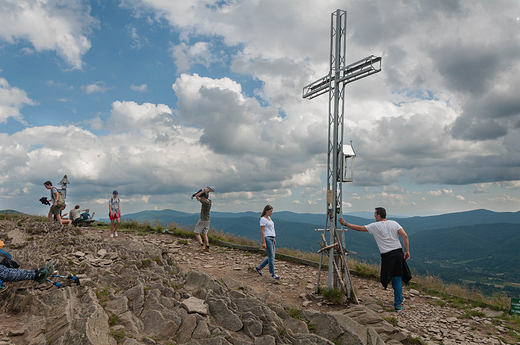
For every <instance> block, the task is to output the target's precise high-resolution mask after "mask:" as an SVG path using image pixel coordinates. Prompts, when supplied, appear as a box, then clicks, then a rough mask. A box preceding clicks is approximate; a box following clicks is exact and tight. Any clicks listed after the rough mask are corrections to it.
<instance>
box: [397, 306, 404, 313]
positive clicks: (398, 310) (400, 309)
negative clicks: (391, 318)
mask: <svg viewBox="0 0 520 345" xmlns="http://www.w3.org/2000/svg"><path fill="white" fill-rule="evenodd" d="M402 310H403V307H397V308H395V312H396V313H399V312H400V311H402Z"/></svg>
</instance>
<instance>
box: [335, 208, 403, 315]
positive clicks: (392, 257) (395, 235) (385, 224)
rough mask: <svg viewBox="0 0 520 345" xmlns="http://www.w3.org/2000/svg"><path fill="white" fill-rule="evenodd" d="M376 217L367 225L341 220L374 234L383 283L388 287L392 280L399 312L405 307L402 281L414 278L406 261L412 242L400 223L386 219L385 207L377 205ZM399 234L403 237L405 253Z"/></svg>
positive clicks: (396, 307)
mask: <svg viewBox="0 0 520 345" xmlns="http://www.w3.org/2000/svg"><path fill="white" fill-rule="evenodd" d="M374 217H375V219H376V222H375V223H370V224H368V225H365V226H360V225H355V224H350V223H347V222H346V221H345V220H344V219H343V218H340V219H339V222H340V223H341V224H342V225H345V226H346V227H347V228H350V229H352V230H355V231H363V232H369V233H371V234H372V235H373V236H374V239H375V240H376V243H377V246H378V247H379V252H380V253H381V284H382V285H383V286H384V288H385V289H386V287H387V286H388V283H389V282H392V288H393V289H394V309H395V311H396V312H399V311H401V310H402V309H403V307H402V306H401V304H402V303H403V301H404V297H403V284H402V282H403V281H404V282H405V283H408V282H409V281H410V280H411V279H412V275H411V273H410V269H409V268H408V264H407V263H406V261H407V260H408V259H409V258H410V242H409V240H408V235H407V234H406V232H405V231H404V229H403V228H402V227H401V225H399V223H397V222H396V221H393V220H386V210H385V209H384V208H383V207H376V209H375V211H374ZM399 236H401V237H402V239H403V245H404V253H403V248H402V246H401V242H400V241H399Z"/></svg>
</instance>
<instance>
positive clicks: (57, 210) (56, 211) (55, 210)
mask: <svg viewBox="0 0 520 345" xmlns="http://www.w3.org/2000/svg"><path fill="white" fill-rule="evenodd" d="M49 213H50V214H53V215H54V216H59V215H60V214H61V208H59V207H58V206H54V205H51V208H50V209H49Z"/></svg>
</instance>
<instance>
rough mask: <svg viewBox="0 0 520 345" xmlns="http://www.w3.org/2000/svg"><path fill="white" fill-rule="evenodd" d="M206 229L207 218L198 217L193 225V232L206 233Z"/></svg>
mask: <svg viewBox="0 0 520 345" xmlns="http://www.w3.org/2000/svg"><path fill="white" fill-rule="evenodd" d="M208 231H209V220H202V219H199V221H198V222H197V225H195V231H194V232H195V233H196V234H200V233H203V234H207V233H208Z"/></svg>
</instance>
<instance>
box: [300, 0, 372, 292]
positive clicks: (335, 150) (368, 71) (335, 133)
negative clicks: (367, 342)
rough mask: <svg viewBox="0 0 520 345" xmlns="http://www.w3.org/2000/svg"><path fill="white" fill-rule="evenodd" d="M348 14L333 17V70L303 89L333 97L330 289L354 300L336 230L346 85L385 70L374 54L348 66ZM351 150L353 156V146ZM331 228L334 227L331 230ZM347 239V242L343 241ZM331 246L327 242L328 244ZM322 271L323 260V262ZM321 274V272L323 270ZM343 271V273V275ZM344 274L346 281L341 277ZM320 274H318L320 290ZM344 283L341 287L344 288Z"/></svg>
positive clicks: (342, 178)
mask: <svg viewBox="0 0 520 345" xmlns="http://www.w3.org/2000/svg"><path fill="white" fill-rule="evenodd" d="M346 28H347V12H346V11H343V10H339V9H338V10H336V11H335V12H333V13H332V15H331V27H330V70H329V74H327V75H326V76H325V77H323V78H320V79H318V80H316V81H315V82H313V83H311V84H309V85H307V86H305V87H304V88H303V98H307V99H313V98H315V97H318V96H320V95H322V94H324V93H327V92H328V94H329V143H328V150H327V164H328V170H327V201H326V203H327V216H326V220H325V228H324V230H325V232H326V231H329V244H334V245H335V246H331V248H330V249H329V265H328V266H329V276H328V288H329V289H331V288H341V287H343V288H344V289H345V290H346V291H345V292H346V293H347V296H348V297H349V298H350V290H351V288H350V284H351V282H350V279H349V274H348V267H347V261H346V257H345V250H344V248H343V246H342V244H341V242H342V241H343V242H344V238H343V231H344V229H343V227H341V228H340V229H337V228H336V224H337V220H338V219H339V217H341V216H342V214H343V213H342V183H343V182H351V181H352V179H351V178H350V179H349V178H346V177H345V170H346V168H347V167H346V166H345V165H346V162H345V159H344V157H345V155H348V153H345V152H344V147H343V119H344V113H345V85H346V84H348V83H351V82H353V81H356V80H359V79H362V78H365V77H368V76H369V75H372V74H374V73H377V72H380V71H381V57H376V56H374V55H370V56H368V57H366V58H364V59H362V60H359V61H357V62H354V63H352V64H350V65H348V66H346V48H347V35H346ZM350 150H351V152H352V153H353V150H352V147H351V146H350ZM329 226H330V228H329ZM342 238H343V240H341V239H342ZM324 245H325V246H327V243H325V244H324ZM320 270H321V261H320ZM320 272H321V271H320ZM342 272H343V273H342ZM342 275H344V277H345V281H344V282H343V281H342V279H341V276H342ZM319 281H320V275H319V274H318V285H317V289H318V288H319ZM340 283H341V285H340Z"/></svg>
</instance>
